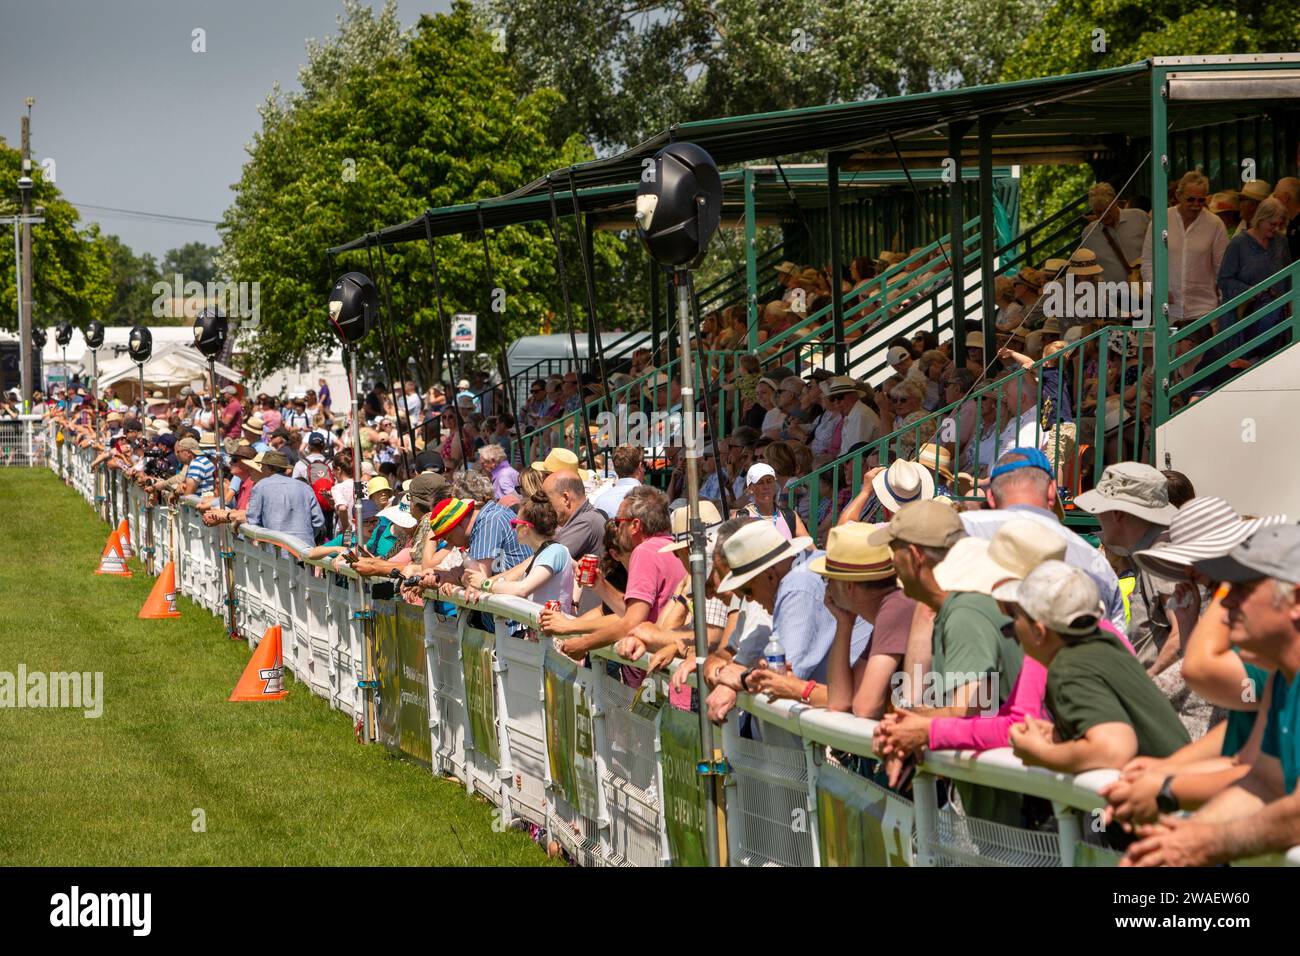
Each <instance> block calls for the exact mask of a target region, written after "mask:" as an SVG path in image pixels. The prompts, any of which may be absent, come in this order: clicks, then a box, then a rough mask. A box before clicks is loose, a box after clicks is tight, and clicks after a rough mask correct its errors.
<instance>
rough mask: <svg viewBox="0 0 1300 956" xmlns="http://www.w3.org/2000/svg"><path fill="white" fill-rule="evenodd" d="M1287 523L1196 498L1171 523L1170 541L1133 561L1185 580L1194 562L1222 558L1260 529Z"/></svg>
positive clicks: (1278, 517)
mask: <svg viewBox="0 0 1300 956" xmlns="http://www.w3.org/2000/svg"><path fill="white" fill-rule="evenodd" d="M1286 523H1287V516H1286V515H1269V516H1267V517H1264V518H1252V519H1249V520H1243V519H1242V517H1241V516H1240V515H1239V514H1237V512H1235V511H1234V510H1233V509H1232V505H1230V504H1228V502H1226V501H1224V500H1223V499H1222V498H1218V497H1215V496H1214V495H1205V496H1202V497H1196V498H1193V499H1192V500H1191V501H1188V502H1187V503H1186V504H1184V505H1183V506H1182V507H1181V508H1179V509H1178V513H1177V514H1175V515H1174V517H1173V520H1171V521H1170V522H1169V540H1168V541H1166V542H1162V543H1160V544H1157V545H1155V546H1153V547H1150V548H1146V549H1144V550H1142V551H1135V552H1133V560H1134V561H1135V562H1137V564H1138V566H1140V567H1141V568H1142V569H1143V570H1144V571H1147V572H1149V573H1150V574H1152V575H1154V576H1156V577H1158V578H1169V579H1172V580H1175V581H1181V580H1183V579H1185V578H1186V577H1187V569H1188V568H1190V567H1191V566H1192V564H1193V562H1196V561H1205V560H1208V559H1210V558H1221V557H1223V556H1224V555H1226V554H1227V553H1228V552H1229V551H1231V550H1232V549H1233V548H1235V547H1236V546H1237V545H1239V544H1241V542H1243V541H1245V540H1246V539H1247V538H1249V537H1250V536H1251V535H1253V534H1254V533H1255V532H1256V531H1258V530H1259V529H1260V528H1266V527H1269V526H1270V525H1281V524H1286Z"/></svg>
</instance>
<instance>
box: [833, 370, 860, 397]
mask: <svg viewBox="0 0 1300 956" xmlns="http://www.w3.org/2000/svg"><path fill="white" fill-rule="evenodd" d="M822 387H823V389H824V390H825V392H826V395H827V397H830V396H832V395H843V394H844V393H845V392H858V393H859V394H861V393H862V392H864V391H866V390H867V389H866V386H864V385H863V384H862V383H861V382H859V381H858V380H857V379H856V378H853V377H851V376H849V375H836V376H835V377H834V378H831V379H827V381H826V384H825V385H823V386H822Z"/></svg>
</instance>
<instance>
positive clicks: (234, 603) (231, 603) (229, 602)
mask: <svg viewBox="0 0 1300 956" xmlns="http://www.w3.org/2000/svg"><path fill="white" fill-rule="evenodd" d="M221 603H222V604H224V605H226V606H227V607H239V598H226V599H225V600H224V601H222V602H221Z"/></svg>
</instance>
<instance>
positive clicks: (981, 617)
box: [931, 591, 1025, 705]
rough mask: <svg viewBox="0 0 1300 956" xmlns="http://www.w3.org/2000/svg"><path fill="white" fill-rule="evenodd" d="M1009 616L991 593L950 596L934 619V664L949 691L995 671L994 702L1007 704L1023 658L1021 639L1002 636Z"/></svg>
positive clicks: (937, 675) (936, 672)
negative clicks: (995, 694)
mask: <svg viewBox="0 0 1300 956" xmlns="http://www.w3.org/2000/svg"><path fill="white" fill-rule="evenodd" d="M1010 620H1011V619H1010V618H1008V617H1007V616H1006V615H1005V614H1003V613H1002V612H1001V611H999V610H998V602H997V601H995V600H993V598H991V597H989V596H988V595H987V594H977V593H975V592H973V591H960V592H957V593H955V594H950V595H949V596H948V599H947V600H946V601H944V602H943V607H941V608H940V609H939V613H938V614H937V615H935V618H934V638H933V640H934V648H933V650H934V659H933V662H932V664H931V668H932V669H933V671H934V673H935V678H936V679H937V680H939V681H942V683H943V689H944V693H945V695H947V694H950V693H952V691H953V690H955V689H956V688H958V687H960V686H961V685H962V684H965V683H968V682H969V681H970V680H971V675H972V674H975V675H977V677H978V678H980V679H983V678H984V677H985V675H990V676H991V675H994V674H996V675H997V688H996V689H997V697H998V699H997V700H996V701H991V702H990V703H993V704H998V705H1000V704H1004V703H1006V700H1007V697H1008V696H1009V695H1010V694H1011V688H1012V686H1013V685H1014V684H1015V682H1016V678H1017V677H1019V676H1020V667H1021V665H1022V664H1023V663H1024V660H1025V652H1024V651H1023V650H1022V649H1021V647H1020V642H1019V641H1017V640H1016V639H1015V638H1014V637H1003V636H1002V626H1003V625H1004V624H1008V623H1010Z"/></svg>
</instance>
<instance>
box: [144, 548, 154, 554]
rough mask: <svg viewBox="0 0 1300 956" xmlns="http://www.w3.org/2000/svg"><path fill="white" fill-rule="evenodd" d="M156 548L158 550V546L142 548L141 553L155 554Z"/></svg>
mask: <svg viewBox="0 0 1300 956" xmlns="http://www.w3.org/2000/svg"><path fill="white" fill-rule="evenodd" d="M156 550H157V548H141V549H140V553H141V554H153V553H154V551H156Z"/></svg>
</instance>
